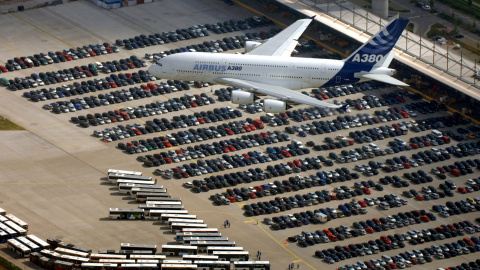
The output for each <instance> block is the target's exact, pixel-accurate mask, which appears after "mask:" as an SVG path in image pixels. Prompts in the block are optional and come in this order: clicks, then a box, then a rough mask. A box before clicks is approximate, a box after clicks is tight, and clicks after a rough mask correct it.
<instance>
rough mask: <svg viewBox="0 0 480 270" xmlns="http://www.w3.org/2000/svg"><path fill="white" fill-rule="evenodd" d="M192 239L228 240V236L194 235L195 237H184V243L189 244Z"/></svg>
mask: <svg viewBox="0 0 480 270" xmlns="http://www.w3.org/2000/svg"><path fill="white" fill-rule="evenodd" d="M192 241H222V242H224V241H228V237H221V236H218V237H198V236H193V237H183V244H184V245H185V244H187V245H189V244H190V243H191V242H192ZM219 246H220V245H219Z"/></svg>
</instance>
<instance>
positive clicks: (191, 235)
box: [175, 232, 222, 242]
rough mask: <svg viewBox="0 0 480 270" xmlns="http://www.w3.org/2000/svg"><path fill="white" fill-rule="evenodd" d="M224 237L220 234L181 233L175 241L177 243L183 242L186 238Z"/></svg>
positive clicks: (176, 236)
mask: <svg viewBox="0 0 480 270" xmlns="http://www.w3.org/2000/svg"><path fill="white" fill-rule="evenodd" d="M220 236H222V234H221V233H219V232H179V233H177V234H176V235H175V240H176V241H177V242H183V238H185V237H220Z"/></svg>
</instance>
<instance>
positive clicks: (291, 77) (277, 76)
mask: <svg viewBox="0 0 480 270" xmlns="http://www.w3.org/2000/svg"><path fill="white" fill-rule="evenodd" d="M270 77H275V78H289V79H302V78H303V77H296V76H280V75H270Z"/></svg>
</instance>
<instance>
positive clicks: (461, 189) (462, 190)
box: [457, 187, 468, 194]
mask: <svg viewBox="0 0 480 270" xmlns="http://www.w3.org/2000/svg"><path fill="white" fill-rule="evenodd" d="M457 190H458V192H460V193H462V194H465V193H467V192H468V191H467V190H466V189H465V188H464V187H458V189H457Z"/></svg>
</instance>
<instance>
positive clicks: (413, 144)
mask: <svg viewBox="0 0 480 270" xmlns="http://www.w3.org/2000/svg"><path fill="white" fill-rule="evenodd" d="M410 147H412V148H413V149H418V144H416V143H411V144H410Z"/></svg>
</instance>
